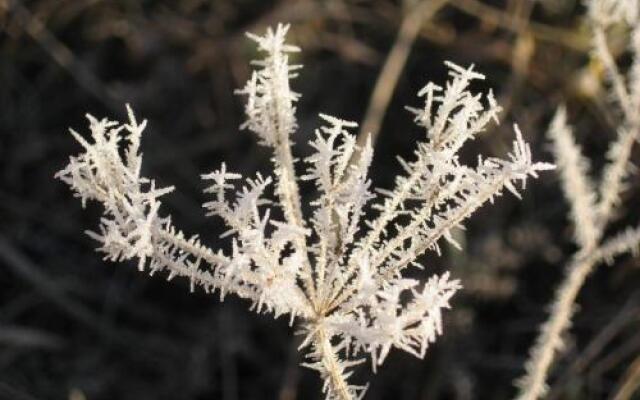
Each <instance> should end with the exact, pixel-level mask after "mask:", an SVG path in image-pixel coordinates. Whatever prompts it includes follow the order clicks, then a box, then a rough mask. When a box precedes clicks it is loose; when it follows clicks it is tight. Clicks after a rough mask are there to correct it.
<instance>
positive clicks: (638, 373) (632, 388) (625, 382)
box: [612, 356, 640, 400]
mask: <svg viewBox="0 0 640 400" xmlns="http://www.w3.org/2000/svg"><path fill="white" fill-rule="evenodd" d="M639 387H640V356H638V357H636V359H635V361H634V362H633V363H631V365H630V366H629V368H628V369H627V371H626V373H625V374H624V377H623V378H622V380H621V382H620V384H619V386H618V390H617V391H616V393H615V395H614V396H613V397H612V399H613V400H628V399H631V396H632V395H633V394H634V393H636V392H637V390H638V388H639Z"/></svg>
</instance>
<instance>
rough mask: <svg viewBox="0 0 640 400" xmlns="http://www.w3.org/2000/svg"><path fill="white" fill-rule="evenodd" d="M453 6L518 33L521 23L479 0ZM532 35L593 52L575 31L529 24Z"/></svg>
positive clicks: (458, 1)
mask: <svg viewBox="0 0 640 400" xmlns="http://www.w3.org/2000/svg"><path fill="white" fill-rule="evenodd" d="M451 5H452V6H453V7H455V8H457V9H458V10H460V11H462V12H464V13H465V14H469V15H471V16H474V17H476V18H478V19H479V20H480V21H483V22H488V23H491V24H493V25H498V26H500V27H502V28H504V29H507V30H510V31H515V32H517V31H518V30H519V28H520V26H521V22H520V21H519V20H518V19H517V18H513V17H512V16H511V15H509V14H508V13H506V12H504V11H502V10H500V9H498V8H495V7H492V6H489V5H487V4H484V3H483V2H481V1H479V0H451ZM528 24H529V29H530V30H531V34H532V35H533V36H534V37H535V38H536V39H538V40H541V41H545V42H551V43H557V44H560V45H562V46H564V47H568V48H570V49H573V50H576V51H579V52H588V51H589V50H591V46H590V41H589V37H587V36H582V35H580V34H578V33H576V32H574V31H571V30H566V29H559V28H555V27H552V26H549V25H545V24H541V23H539V22H533V21H531V22H529V23H528Z"/></svg>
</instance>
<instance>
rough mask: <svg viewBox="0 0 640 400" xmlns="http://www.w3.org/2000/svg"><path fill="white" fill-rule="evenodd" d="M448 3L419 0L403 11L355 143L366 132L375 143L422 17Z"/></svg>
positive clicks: (360, 142)
mask: <svg viewBox="0 0 640 400" xmlns="http://www.w3.org/2000/svg"><path fill="white" fill-rule="evenodd" d="M448 2H449V0H433V1H427V0H422V1H420V2H419V3H418V4H417V5H415V6H413V7H412V8H411V9H409V10H407V11H406V14H405V16H404V19H403V20H402V23H401V25H400V29H399V30H398V35H397V36H396V40H395V42H394V43H393V46H392V47H391V51H390V52H389V55H388V56H387V59H386V61H385V63H384V66H383V67H382V71H380V74H379V75H378V79H377V80H376V84H375V86H374V89H373V94H372V95H371V100H370V101H369V106H368V107H367V112H366V114H365V117H364V120H363V122H362V125H361V126H360V133H359V134H358V145H359V146H360V147H362V146H363V145H364V144H365V142H366V140H367V135H369V134H370V135H371V143H372V144H375V142H376V138H377V137H378V133H379V132H380V127H381V125H382V121H383V119H384V115H385V113H386V112H387V107H388V106H389V102H390V101H391V96H392V95H393V92H394V90H395V87H396V85H397V84H398V79H399V78H400V74H401V73H402V70H403V69H404V66H405V64H406V62H407V58H408V57H409V51H410V50H411V47H412V46H413V43H414V42H415V40H416V37H417V36H418V33H419V32H420V28H421V27H422V24H423V23H424V21H425V20H428V19H430V18H431V17H433V15H434V14H435V13H437V12H438V11H439V10H440V9H441V8H442V7H444V6H445V5H446V4H447V3H448Z"/></svg>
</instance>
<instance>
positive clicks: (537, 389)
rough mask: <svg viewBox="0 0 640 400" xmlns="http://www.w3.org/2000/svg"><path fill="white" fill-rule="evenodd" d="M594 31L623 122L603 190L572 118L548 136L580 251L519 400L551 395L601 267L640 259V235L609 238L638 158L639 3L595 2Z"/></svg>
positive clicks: (562, 119)
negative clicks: (610, 33)
mask: <svg viewBox="0 0 640 400" xmlns="http://www.w3.org/2000/svg"><path fill="white" fill-rule="evenodd" d="M587 6H588V14H587V16H588V17H589V20H590V23H591V25H592V29H593V37H592V42H593V55H594V57H595V58H596V59H597V60H599V61H600V62H601V63H602V65H603V66H604V68H605V71H606V74H605V77H606V82H607V84H608V86H609V87H608V88H607V89H608V93H607V94H608V97H609V98H610V99H611V100H612V111H613V114H616V115H621V118H620V124H619V126H617V137H616V139H615V140H614V141H613V142H612V143H611V144H610V146H609V150H608V151H607V154H606V158H607V163H606V165H605V167H604V169H603V172H602V178H601V180H600V182H599V183H598V185H597V186H596V185H594V184H593V183H592V181H591V179H590V178H589V175H588V174H589V168H588V167H589V162H588V160H587V159H586V158H585V157H584V156H583V155H582V154H581V151H580V147H579V146H578V145H577V144H576V143H575V139H574V137H573V133H572V130H571V128H570V127H569V125H568V124H567V117H566V111H565V110H564V108H560V109H559V110H558V112H557V113H556V116H555V117H554V119H553V121H552V122H551V127H550V129H549V136H550V137H551V140H552V144H553V152H554V155H555V157H556V162H557V164H558V169H559V171H560V177H561V181H562V187H563V189H564V194H565V197H566V198H567V200H568V201H569V203H570V206H571V216H572V219H573V223H574V226H575V236H576V242H577V244H578V247H579V248H578V251H577V252H576V254H574V255H573V257H572V259H571V261H570V262H569V263H568V265H567V267H566V272H565V273H566V276H565V279H564V281H563V282H562V283H561V284H560V286H559V288H558V289H557V291H556V294H555V298H554V300H553V303H552V305H551V307H550V311H551V312H550V315H549V317H548V319H547V321H546V322H545V323H544V324H542V326H541V330H540V333H539V335H538V338H537V339H536V342H535V344H534V345H533V347H532V348H531V352H530V357H529V360H528V362H527V363H526V365H525V374H524V376H523V377H521V378H520V379H519V380H518V381H517V384H518V386H519V387H520V392H519V394H518V399H520V400H535V399H538V398H541V397H543V396H544V395H545V394H546V392H547V376H548V374H549V370H550V369H551V366H552V364H553V361H554V359H555V357H556V355H557V353H558V352H560V351H561V350H562V349H563V347H564V343H563V340H562V337H563V335H564V333H565V332H566V331H567V330H568V329H569V328H570V326H571V318H572V316H573V313H574V309H575V301H576V298H577V296H578V293H579V291H580V288H581V287H582V285H583V284H584V282H585V280H586V278H587V276H588V275H589V274H590V273H591V272H592V271H593V269H594V268H595V267H596V266H597V265H598V264H599V263H601V262H602V261H605V262H607V263H612V261H613V258H614V257H616V256H619V255H622V254H625V253H629V252H631V253H635V252H637V251H638V248H639V245H640V230H639V228H627V229H626V230H625V231H623V232H622V233H619V234H618V235H617V236H614V237H613V238H611V239H608V240H605V239H606V238H604V233H605V229H606V228H607V226H608V225H609V224H610V222H611V221H612V220H613V219H614V217H616V215H615V214H614V211H615V210H616V209H617V208H619V206H620V205H621V204H620V203H621V198H620V195H621V193H622V192H623V191H624V190H625V188H626V186H627V184H626V179H627V178H628V176H629V175H630V174H631V173H632V172H634V171H635V167H634V166H633V165H632V164H631V162H630V157H631V150H632V148H633V145H634V144H635V142H636V141H637V140H638V135H639V134H640V117H639V113H638V109H640V2H639V1H638V0H591V1H588V2H587ZM614 24H628V25H629V26H630V28H631V31H630V36H629V46H628V48H629V52H630V54H631V56H632V63H631V66H630V67H629V69H628V71H627V74H626V76H625V75H624V74H623V73H622V72H621V71H620V69H619V68H618V65H617V63H616V60H615V58H614V57H613V55H612V53H611V51H610V49H609V46H608V44H607V29H608V28H609V27H610V26H612V25H614Z"/></svg>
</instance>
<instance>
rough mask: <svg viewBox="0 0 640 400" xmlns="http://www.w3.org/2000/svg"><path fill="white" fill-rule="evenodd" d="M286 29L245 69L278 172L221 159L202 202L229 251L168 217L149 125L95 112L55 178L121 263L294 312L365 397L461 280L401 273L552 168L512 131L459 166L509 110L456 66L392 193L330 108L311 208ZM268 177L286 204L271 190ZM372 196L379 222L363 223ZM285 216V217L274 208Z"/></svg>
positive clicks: (437, 321) (427, 327) (330, 373)
mask: <svg viewBox="0 0 640 400" xmlns="http://www.w3.org/2000/svg"><path fill="white" fill-rule="evenodd" d="M287 29H288V27H287V26H282V25H279V26H278V27H277V28H276V29H275V30H271V29H269V30H268V31H267V33H266V34H265V35H264V36H256V35H251V34H250V35H249V37H250V38H251V39H252V40H254V41H255V42H256V43H257V45H258V48H259V50H260V51H261V52H263V53H264V54H265V57H264V58H263V59H261V60H258V61H254V62H253V65H254V66H255V67H256V70H255V71H254V73H253V75H252V77H251V79H250V80H249V81H248V82H247V84H246V86H245V87H244V88H243V89H241V90H239V91H238V93H239V94H241V95H244V96H246V98H247V102H246V107H245V112H246V115H247V121H246V123H245V124H244V126H243V127H244V128H248V129H249V130H251V131H253V132H254V133H255V134H256V135H257V137H258V139H259V141H260V143H261V144H263V145H264V146H266V147H268V148H269V149H271V150H272V151H273V158H272V161H273V168H274V177H273V178H272V177H263V176H261V175H259V174H258V175H256V176H255V177H253V178H247V179H245V180H244V184H243V185H242V187H241V188H240V189H239V190H238V191H237V192H236V193H235V195H230V192H231V191H232V190H233V189H235V188H236V185H235V184H234V182H235V181H238V180H240V179H241V176H240V175H238V174H235V173H232V172H230V171H228V170H227V168H226V166H225V164H222V166H221V167H220V168H219V169H218V170H216V171H214V172H212V173H210V174H206V175H203V179H205V180H206V181H208V182H211V186H209V187H208V188H207V189H206V190H205V191H206V192H207V193H210V194H211V195H212V199H211V201H209V202H207V203H205V204H204V208H205V209H206V210H207V212H208V215H215V216H218V217H220V218H221V219H222V220H223V221H224V222H225V224H226V225H227V226H228V231H227V232H226V233H225V234H224V235H223V236H231V237H232V250H231V252H230V254H225V253H224V252H222V251H216V250H212V249H210V248H208V247H206V246H205V245H204V244H202V243H201V241H200V240H199V239H198V237H197V236H191V237H187V236H186V235H185V234H184V233H182V232H181V231H180V230H178V229H176V228H175V227H174V225H173V224H172V222H171V219H170V218H169V217H167V216H163V215H162V214H161V212H160V206H161V201H160V199H159V198H160V197H161V196H163V195H165V194H167V193H169V192H171V191H172V190H173V188H172V187H167V188H157V187H156V186H155V183H154V181H153V180H151V179H149V178H146V177H142V176H141V173H140V171H141V165H142V154H141V153H140V152H139V146H140V139H141V135H142V132H143V130H144V129H145V125H146V121H143V122H138V120H136V118H135V116H134V114H133V112H132V111H131V109H130V108H127V109H128V117H129V120H128V121H127V122H126V123H118V122H113V121H109V120H107V119H101V120H99V119H96V118H94V117H92V116H90V115H89V116H88V118H89V121H90V126H89V128H90V131H91V141H89V140H87V139H85V138H83V136H81V135H80V134H78V133H76V132H75V131H73V130H72V131H71V133H72V134H73V136H74V137H75V138H76V140H77V141H78V142H80V144H81V145H82V147H83V148H84V152H83V153H81V154H80V155H78V156H75V157H71V159H70V162H69V164H68V165H67V166H66V167H65V168H64V169H63V170H62V171H60V172H59V173H58V174H57V177H58V178H60V179H61V180H63V181H64V182H65V183H67V184H68V185H69V186H70V187H71V189H72V190H73V192H74V194H75V196H76V197H79V198H80V199H81V200H82V203H83V205H84V203H85V202H86V201H88V200H91V201H97V202H100V203H102V204H103V205H104V215H103V217H102V219H101V222H100V228H99V231H98V232H88V234H89V235H90V236H91V237H92V238H93V239H95V240H96V241H98V242H99V243H100V247H99V248H98V251H100V252H102V253H104V255H105V258H106V259H109V260H112V261H124V260H131V259H136V260H137V264H138V268H139V270H140V271H143V270H147V271H149V273H150V274H154V273H157V272H160V271H166V272H168V279H171V278H173V277H176V276H181V277H186V278H188V279H189V280H190V282H191V289H192V290H193V289H194V288H195V287H196V286H199V287H201V288H203V289H204V290H205V291H206V292H213V291H217V292H218V293H219V294H220V297H221V299H222V298H224V296H226V295H227V294H229V293H231V294H235V295H237V296H239V297H241V298H244V299H247V300H249V301H250V302H251V304H252V309H253V310H255V311H256V312H269V313H272V314H274V316H275V317H278V316H281V315H284V316H287V317H288V318H289V319H290V321H291V323H293V322H294V321H295V322H296V323H297V326H298V327H299V333H300V334H301V335H303V336H304V340H303V342H302V345H301V346H300V349H301V350H303V351H304V352H305V353H306V357H307V360H306V362H305V364H304V365H306V366H308V367H310V368H312V369H315V370H317V371H318V372H319V373H320V375H321V377H322V378H323V380H324V389H323V390H324V392H325V393H326V398H327V399H341V400H347V399H355V398H362V397H363V395H364V393H365V390H366V386H365V385H353V384H351V383H349V381H348V379H349V376H350V375H351V373H352V371H351V367H353V366H354V365H356V364H359V363H361V362H363V361H365V356H368V357H369V358H370V360H371V363H372V367H373V368H374V370H375V368H376V367H377V366H379V365H380V364H382V363H383V361H384V360H385V358H386V357H387V355H388V353H389V351H390V350H391V349H392V348H398V349H401V350H404V351H406V352H409V353H411V354H414V355H416V356H418V357H423V356H424V355H425V352H426V351H427V349H428V347H429V345H430V344H431V343H433V342H434V341H435V340H436V337H437V336H438V335H439V334H441V333H442V310H443V309H445V308H448V307H449V301H450V299H451V297H452V296H453V295H454V293H455V292H456V291H457V290H458V289H460V284H459V282H458V281H457V280H452V279H450V278H449V274H448V273H444V274H442V275H441V276H436V275H432V276H430V277H429V278H428V279H427V280H426V282H424V283H421V282H419V281H418V280H415V279H409V278H406V277H403V273H404V270H405V269H406V268H408V267H410V266H414V267H420V265H419V264H417V263H416V259H417V258H418V257H419V256H420V255H422V254H423V253H425V252H427V251H428V250H433V251H435V252H437V253H439V242H440V240H441V239H445V240H446V241H448V242H450V243H451V244H453V245H454V246H458V244H457V243H456V242H455V240H454V239H453V236H452V230H453V229H455V228H458V227H461V225H462V223H463V222H464V221H465V219H467V218H468V217H469V216H470V215H471V214H473V212H474V211H475V210H477V209H478V208H479V207H481V206H482V205H483V204H484V203H486V202H492V201H493V200H494V198H495V197H497V196H500V195H501V194H502V192H503V191H504V190H505V189H506V190H508V191H510V192H512V193H513V194H514V195H516V196H518V189H517V188H516V184H517V183H521V185H522V188H524V185H525V183H526V180H527V178H528V177H529V176H534V177H535V176H537V172H538V171H542V170H547V169H550V168H552V166H551V165H550V164H545V163H534V162H533V161H532V159H531V152H530V150H529V146H528V144H527V143H525V142H524V140H523V138H522V135H521V133H520V131H519V130H518V128H517V126H516V127H515V132H516V138H515V140H514V142H513V148H512V150H511V152H510V153H509V154H508V155H507V157H506V158H504V159H502V158H492V157H491V158H483V157H480V156H479V157H478V163H477V165H476V166H475V167H471V166H466V165H463V164H462V163H461V162H460V161H459V159H458V156H457V153H458V151H459V150H460V148H461V147H462V146H463V145H464V144H465V143H466V142H467V141H468V140H471V139H473V138H474V137H475V136H476V135H477V134H478V133H480V132H482V131H483V130H485V128H486V127H487V125H488V124H489V123H490V122H491V121H492V120H495V119H496V115H497V114H498V112H499V111H500V107H499V106H498V105H497V103H496V102H495V100H494V98H493V95H492V94H491V92H489V93H488V94H486V95H483V94H481V93H477V94H475V93H472V92H470V91H469V85H470V84H471V83H472V82H473V81H475V80H481V79H483V78H484V76H483V75H481V74H479V73H478V72H476V71H474V70H473V67H470V68H461V67H459V66H457V65H455V64H453V63H447V67H448V70H449V80H448V82H447V83H446V85H445V86H444V87H440V86H438V85H436V84H434V83H428V84H427V85H426V86H425V87H424V88H423V89H422V90H421V91H420V92H419V96H420V97H422V98H423V99H424V105H423V107H421V108H411V109H410V110H411V111H412V112H413V113H414V114H415V122H416V123H417V124H418V125H419V126H421V127H423V128H424V130H425V133H426V135H425V140H424V141H423V142H421V143H419V144H418V146H417V149H416V150H415V157H414V159H413V160H412V161H404V160H401V164H402V166H403V168H404V171H405V172H404V174H403V175H402V176H399V177H397V179H396V182H395V186H394V187H393V188H392V189H391V190H378V191H372V190H371V182H370V180H369V178H368V177H367V170H368V167H369V165H370V164H371V161H372V157H373V149H372V146H371V143H370V141H367V142H366V143H364V145H363V146H361V147H359V146H358V145H357V144H356V136H355V135H352V134H351V133H350V132H349V129H354V128H356V126H357V124H355V123H353V122H348V121H343V120H341V119H338V118H335V117H331V116H327V115H322V114H320V117H321V119H322V121H323V123H324V125H323V126H322V127H320V128H319V129H317V130H316V132H315V139H314V140H313V141H311V142H310V145H311V146H312V147H313V149H314V151H315V152H314V153H313V155H311V156H310V157H308V158H306V159H305V160H304V161H305V165H306V173H305V174H303V175H301V176H300V178H299V179H302V180H309V181H313V182H314V183H315V185H316V187H317V189H318V192H319V197H318V198H317V199H315V200H314V201H313V202H311V203H310V204H311V206H312V208H313V214H312V215H311V216H310V217H309V218H305V217H304V216H303V212H302V207H301V198H300V194H299V189H298V178H297V175H296V171H295V158H294V157H293V155H292V153H291V136H292V134H293V133H294V132H295V131H296V129H297V123H296V118H295V104H296V101H297V100H298V98H299V95H298V94H297V93H295V92H293V91H292V90H291V88H290V79H291V78H293V77H295V75H296V71H297V70H298V69H299V66H296V65H290V64H289V54H290V53H292V52H297V51H299V49H298V48H297V47H295V46H292V45H289V44H286V43H285V35H286V33H287ZM271 186H274V189H273V191H274V194H275V197H276V200H275V201H274V200H270V199H269V197H268V196H267V195H268V191H269V190H270V189H269V188H270V187H271ZM369 202H373V203H374V205H373V206H372V209H373V211H372V213H374V214H376V215H375V218H373V219H370V220H364V221H362V219H363V215H364V214H365V210H366V207H367V204H368V203H369ZM276 214H281V215H282V220H279V219H278V218H276V217H275V216H276Z"/></svg>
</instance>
